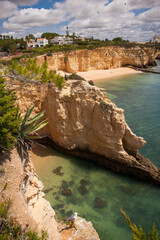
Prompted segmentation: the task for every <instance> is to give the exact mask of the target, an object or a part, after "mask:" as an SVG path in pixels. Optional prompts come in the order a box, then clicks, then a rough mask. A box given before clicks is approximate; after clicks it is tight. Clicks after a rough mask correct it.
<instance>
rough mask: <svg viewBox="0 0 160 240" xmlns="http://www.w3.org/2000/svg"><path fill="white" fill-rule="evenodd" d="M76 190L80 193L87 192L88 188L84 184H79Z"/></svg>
mask: <svg viewBox="0 0 160 240" xmlns="http://www.w3.org/2000/svg"><path fill="white" fill-rule="evenodd" d="M78 192H79V193H80V194H82V195H84V194H86V193H87V192H88V189H87V188H86V187H85V186H84V185H81V186H79V188H78Z"/></svg>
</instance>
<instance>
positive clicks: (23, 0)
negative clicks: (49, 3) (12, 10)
mask: <svg viewBox="0 0 160 240" xmlns="http://www.w3.org/2000/svg"><path fill="white" fill-rule="evenodd" d="M9 1H10V2H11V3H15V4H18V5H20V6H32V5H34V4H36V3H38V1H39V0H9ZM0 2H4V0H0Z"/></svg>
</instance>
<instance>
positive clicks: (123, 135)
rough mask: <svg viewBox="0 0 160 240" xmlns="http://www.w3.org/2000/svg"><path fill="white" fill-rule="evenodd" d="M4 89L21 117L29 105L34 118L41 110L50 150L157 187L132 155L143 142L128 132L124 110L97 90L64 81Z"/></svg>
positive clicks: (155, 173)
mask: <svg viewBox="0 0 160 240" xmlns="http://www.w3.org/2000/svg"><path fill="white" fill-rule="evenodd" d="M10 84H11V85H12V86H13V87H14V89H15V90H16V94H17V102H18V104H19V105H20V108H21V111H22V112H25V111H26V109H27V107H29V106H32V105H33V104H35V105H36V107H35V112H36V113H37V112H39V111H41V110H44V109H45V111H46V112H45V117H47V118H49V124H48V125H47V127H45V128H44V129H43V132H41V133H42V134H44V135H46V136H48V137H49V139H51V140H52V141H51V144H52V145H53V146H54V147H56V148H57V149H60V150H62V151H65V152H67V153H69V154H72V155H74V156H78V157H83V158H86V159H90V160H92V161H96V162H98V163H100V164H102V165H104V166H106V167H107V168H109V169H111V170H113V171H116V172H119V173H123V174H127V175H133V176H136V177H138V178H140V179H143V180H147V181H149V182H152V183H155V184H157V185H160V174H159V169H157V168H156V167H155V166H154V165H153V164H152V163H151V161H150V160H148V159H146V158H144V157H143V156H141V155H140V154H139V152H138V150H139V149H140V148H141V147H143V146H144V144H145V143H146V142H145V141H144V139H143V138H141V137H137V136H136V135H135V134H134V133H132V131H131V129H130V128H129V126H128V125H127V124H126V122H125V117H124V110H123V109H119V108H117V106H116V105H115V104H114V103H112V102H111V101H110V100H109V99H108V98H107V97H106V94H105V91H104V90H103V89H99V88H97V87H95V86H91V85H90V84H89V83H87V82H85V81H67V83H66V84H65V86H64V88H63V89H59V88H57V87H55V86H54V85H53V84H41V83H27V84H25V85H24V84H22V83H21V84H20V83H19V82H17V83H16V82H12V83H10ZM48 141H49V140H48Z"/></svg>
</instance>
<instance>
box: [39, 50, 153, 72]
mask: <svg viewBox="0 0 160 240" xmlns="http://www.w3.org/2000/svg"><path fill="white" fill-rule="evenodd" d="M155 56H156V50H155V49H154V48H140V47H133V48H123V47H102V48H97V49H94V50H87V49H84V50H74V51H70V52H58V53H53V54H52V56H38V57H37V61H38V64H40V65H41V64H42V63H43V62H44V61H45V60H47V63H48V66H49V68H50V69H55V70H63V71H67V72H71V73H76V72H79V71H81V72H83V71H89V70H100V69H109V68H118V67H123V66H128V65H131V66H135V67H146V66H148V65H152V64H153V63H154V61H155Z"/></svg>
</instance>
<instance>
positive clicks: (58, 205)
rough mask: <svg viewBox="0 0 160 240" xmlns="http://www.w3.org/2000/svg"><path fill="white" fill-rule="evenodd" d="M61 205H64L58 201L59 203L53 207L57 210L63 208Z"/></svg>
mask: <svg viewBox="0 0 160 240" xmlns="http://www.w3.org/2000/svg"><path fill="white" fill-rule="evenodd" d="M63 207H64V204H63V203H60V204H57V205H55V206H53V209H55V210H58V209H60V208H63Z"/></svg>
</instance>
